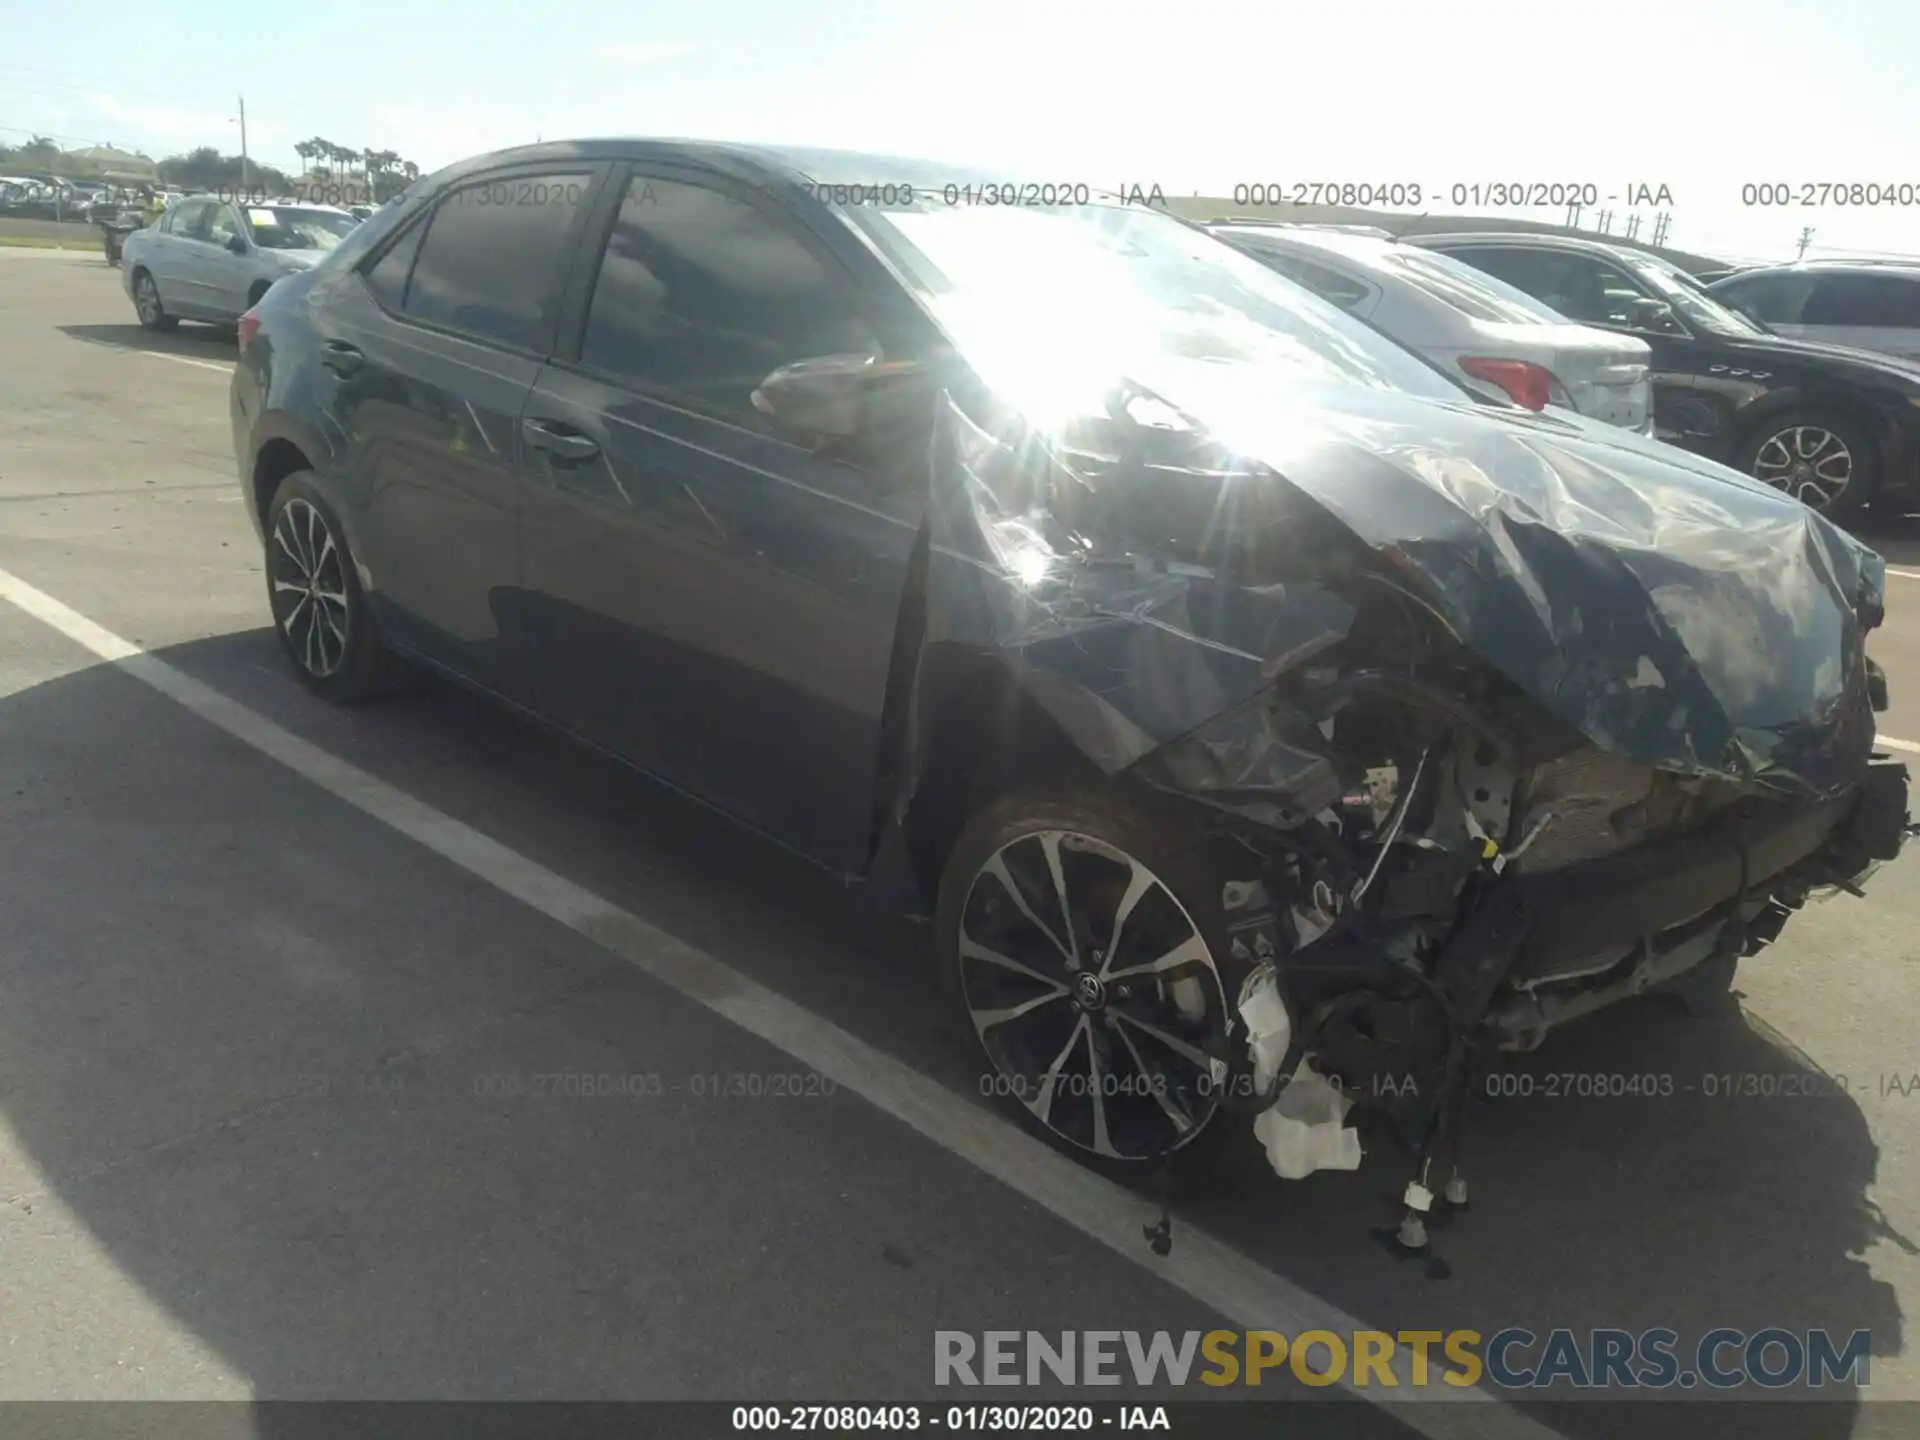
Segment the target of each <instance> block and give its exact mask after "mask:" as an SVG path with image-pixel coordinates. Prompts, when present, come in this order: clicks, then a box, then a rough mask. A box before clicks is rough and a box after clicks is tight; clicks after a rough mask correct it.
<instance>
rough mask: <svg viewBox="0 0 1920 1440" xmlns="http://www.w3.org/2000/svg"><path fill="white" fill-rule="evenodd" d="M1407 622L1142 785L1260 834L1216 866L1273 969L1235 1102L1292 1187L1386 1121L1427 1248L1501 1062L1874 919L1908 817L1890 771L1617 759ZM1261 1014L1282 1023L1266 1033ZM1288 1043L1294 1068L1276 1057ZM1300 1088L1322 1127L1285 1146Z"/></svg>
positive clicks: (1874, 765)
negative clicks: (1663, 995) (1798, 933)
mask: <svg viewBox="0 0 1920 1440" xmlns="http://www.w3.org/2000/svg"><path fill="white" fill-rule="evenodd" d="M1404 599H1405V597H1398V596H1391V595H1390V598H1389V600H1388V602H1387V603H1389V604H1390V605H1391V604H1394V603H1398V602H1399V601H1401V600H1404ZM1403 618H1404V620H1405V622H1406V623H1404V624H1402V625H1399V626H1395V625H1392V624H1388V623H1386V622H1383V621H1381V620H1379V619H1378V618H1377V617H1375V619H1374V622H1373V623H1371V624H1366V625H1361V624H1356V625H1355V627H1354V629H1353V632H1352V633H1353V635H1361V634H1364V635H1366V636H1367V637H1368V639H1367V640H1366V641H1365V642H1357V641H1355V640H1353V639H1352V638H1351V637H1349V639H1348V640H1346V641H1343V642H1342V643H1341V644H1339V645H1336V646H1334V647H1331V648H1329V650H1328V651H1326V652H1325V653H1324V654H1323V655H1321V656H1318V657H1316V658H1315V660H1314V661H1313V662H1312V663H1309V664H1307V665H1304V666H1302V667H1301V668H1300V669H1299V670H1297V671H1295V672H1292V673H1290V674H1289V675H1287V676H1285V677H1283V678H1282V679H1281V680H1280V682H1279V683H1278V684H1277V685H1276V686H1275V687H1274V689H1273V690H1272V691H1270V692H1268V693H1265V694H1262V695H1260V696H1258V697H1256V698H1255V699H1254V700H1252V701H1250V702H1247V703H1245V704H1243V705H1242V706H1240V707H1238V708H1237V709H1235V710H1233V711H1230V712H1228V713H1227V714H1225V715H1223V716H1221V717H1219V718H1218V719H1217V720H1215V721H1214V722H1211V723H1210V724H1208V725H1206V726H1203V727H1202V728H1201V729H1200V730H1199V731H1197V732H1195V733H1194V734H1193V735H1190V736H1188V737H1186V738H1185V739H1183V740H1181V741H1178V742H1175V743H1173V744H1171V745H1168V746H1166V747H1163V748H1162V749H1161V750H1159V751H1156V752H1155V753H1154V755H1152V756H1151V757H1149V758H1148V759H1147V760H1146V761H1143V762H1142V763H1141V765H1140V766H1139V767H1138V771H1137V773H1138V774H1139V775H1140V776H1141V777H1142V778H1144V779H1146V780H1148V781H1149V782H1150V783H1152V784H1154V785H1156V786H1159V787H1161V788H1164V789H1167V790H1169V791H1173V792H1176V793H1178V794H1180V795H1182V796H1185V797H1187V798H1189V799H1193V800H1199V801H1201V802H1203V803H1205V804H1206V805H1208V806H1210V807H1214V808H1215V809H1217V810H1219V811H1221V812H1223V814H1225V815H1234V816H1238V817H1239V818H1241V819H1243V820H1251V821H1255V822H1257V823H1256V824H1254V825H1251V826H1233V827H1230V829H1231V832H1232V844H1233V845H1235V846H1238V847H1239V853H1238V854H1237V855H1236V854H1235V853H1234V851H1233V849H1232V848H1231V847H1227V848H1225V849H1223V851H1222V854H1223V859H1222V862H1221V863H1222V864H1223V866H1225V867H1226V868H1227V869H1228V870H1229V871H1231V872H1232V873H1233V874H1234V876H1235V878H1234V879H1233V880H1231V881H1229V882H1227V884H1226V887H1225V892H1224V895H1223V903H1224V905H1225V908H1226V909H1227V911H1228V912H1229V915H1230V929H1231V931H1232V934H1233V944H1234V946H1235V947H1236V951H1237V952H1238V954H1239V958H1240V959H1242V961H1243V962H1246V963H1250V964H1252V965H1253V966H1254V967H1256V968H1255V972H1254V975H1253V977H1252V979H1251V980H1250V982H1249V985H1248V988H1247V991H1246V992H1245V993H1243V996H1242V1004H1241V1012H1242V1020H1243V1023H1244V1025H1245V1028H1246V1032H1247V1040H1248V1042H1249V1046H1250V1049H1249V1057H1248V1058H1249V1063H1250V1064H1251V1065H1252V1069H1253V1072H1254V1074H1255V1080H1254V1082H1253V1083H1251V1084H1249V1083H1246V1082H1245V1081H1242V1082H1241V1083H1238V1084H1228V1085H1226V1086H1225V1087H1224V1091H1225V1093H1226V1094H1228V1095H1237V1096H1241V1097H1250V1100H1251V1103H1248V1104H1242V1105H1240V1106H1237V1107H1235V1108H1243V1109H1252V1110H1254V1111H1255V1112H1256V1117H1257V1118H1256V1121H1255V1125H1256V1133H1257V1134H1259V1135H1260V1136H1261V1138H1262V1140H1263V1143H1265V1144H1266V1145H1267V1148H1268V1153H1269V1159H1270V1160H1271V1161H1272V1163H1273V1166H1274V1168H1275V1170H1276V1171H1277V1172H1278V1173H1280V1174H1281V1175H1282V1176H1283V1177H1284V1178H1299V1176H1301V1175H1303V1174H1305V1173H1309V1172H1310V1171H1311V1170H1312V1169H1314V1168H1353V1166H1354V1165H1356V1164H1357V1163H1358V1147H1357V1144H1352V1143H1343V1139H1344V1136H1347V1135H1350V1134H1351V1132H1348V1131H1345V1116H1346V1112H1347V1111H1348V1109H1349V1108H1355V1107H1358V1108H1362V1109H1365V1110H1372V1111H1376V1112H1380V1113H1383V1114H1384V1115H1385V1116H1386V1117H1387V1118H1388V1120H1389V1121H1390V1122H1391V1124H1392V1128H1393V1129H1394V1130H1395V1132H1396V1133H1397V1134H1398V1136H1399V1138H1400V1139H1401V1141H1402V1143H1403V1144H1404V1145H1405V1146H1406V1148H1407V1149H1409V1150H1410V1151H1411V1152H1412V1153H1413V1154H1414V1155H1415V1156H1416V1159H1417V1162H1418V1169H1417V1173H1416V1177H1415V1179H1414V1180H1413V1181H1412V1182H1411V1183H1410V1184H1409V1187H1408V1191H1407V1200H1408V1218H1407V1221H1406V1222H1405V1223H1404V1224H1403V1227H1402V1230H1401V1233H1400V1238H1401V1240H1402V1242H1403V1243H1405V1244H1406V1245H1407V1246H1409V1247H1411V1248H1415V1249H1418V1248H1421V1247H1423V1246H1424V1244H1425V1216H1426V1214H1427V1212H1428V1211H1429V1209H1430V1208H1431V1207H1433V1206H1435V1205H1445V1204H1446V1203H1447V1201H1448V1200H1451V1201H1452V1202H1453V1203H1455V1204H1461V1203H1464V1201H1465V1197H1466V1189H1465V1182H1464V1179H1463V1178H1462V1176H1461V1174H1460V1171H1459V1168H1458V1156H1457V1136H1458V1127H1459V1122H1460V1118H1461V1117H1460V1112H1461V1110H1462V1109H1463V1108H1464V1106H1465V1105H1466V1103H1467V1100H1468V1097H1469V1095H1470V1094H1471V1093H1473V1090H1474V1085H1473V1082H1474V1080H1475V1079H1477V1078H1478V1077H1479V1076H1480V1075H1481V1074H1482V1073H1483V1069H1484V1067H1485V1066H1486V1065H1487V1064H1488V1063H1489V1061H1490V1059H1491V1056H1492V1054H1493V1052H1496V1051H1500V1050H1526V1049H1531V1048H1534V1047H1536V1046H1538V1045H1539V1044H1540V1043H1541V1042H1542V1040H1543V1039H1544V1038H1545V1036H1546V1035H1547V1033H1548V1032H1549V1030H1551V1029H1552V1028H1553V1027H1555V1026H1557V1025H1560V1024H1564V1023H1566V1022H1568V1021H1571V1020H1573V1019H1576V1018H1579V1017H1581V1016H1583V1015H1586V1014H1589V1013H1591V1012H1593V1011H1595V1010H1598V1009H1600V1008H1603V1007H1604V1006H1607V1005H1610V1004H1612V1003H1614V1002H1616V1001H1619V1000H1624V999H1627V998H1630V997H1632V996H1636V995H1640V994H1643V993H1646V992H1648V991H1650V990H1655V989H1658V988H1661V987H1664V986H1669V985H1671V984H1672V983H1673V982H1675V981H1678V980H1680V979H1681V978H1682V977H1684V976H1687V975H1689V974H1690V973H1691V972H1694V971H1696V970H1697V969H1699V968H1700V967H1704V966H1710V965H1720V966H1724V967H1725V970H1726V973H1727V974H1729V975H1730V973H1731V969H1732V966H1733V965H1734V964H1735V963H1736V962H1737V961H1738V959H1739V958H1741V957H1742V956H1745V955H1750V954H1752V953H1754V952H1755V951H1757V950H1759V949H1761V948H1762V947H1764V946H1765V945H1767V944H1769V943H1770V942H1771V941H1772V940H1773V939H1774V937H1775V936H1777V935H1778V933H1779V931H1780V929H1781V927H1782V925H1783V924H1784V922H1785V921H1786V919H1787V918H1788V917H1789V916H1790V915H1791V914H1792V913H1793V912H1794V911H1796V910H1798V909H1800V908H1801V906H1802V905H1804V904H1805V903H1806V901H1807V899H1808V898H1809V897H1810V896H1811V895H1812V894H1813V893H1814V892H1815V891H1816V890H1819V889H1823V888H1824V889H1833V888H1836V887H1837V888H1845V889H1848V890H1852V891H1853V892H1854V893H1856V894H1857V893H1859V890H1858V886H1859V884H1860V883H1861V882H1862V881H1863V880H1864V879H1865V878H1866V877H1867V875H1869V874H1870V873H1871V872H1872V871H1873V870H1874V869H1876V868H1877V867H1878V865H1879V864H1880V863H1881V862H1882V861H1884V860H1886V859H1890V858H1892V857H1893V856H1894V855H1897V854H1898V853H1899V850H1900V848H1901V844H1902V842H1903V840H1904V838H1905V835H1906V833H1907V829H1908V818H1907V813H1906V771H1905V768H1904V766H1901V765H1899V764H1898V763H1895V762H1892V761H1889V760H1886V759H1883V758H1876V759H1874V760H1873V761H1871V762H1870V763H1869V765H1868V767H1867V769H1866V770H1865V772H1864V777H1863V780H1862V783H1861V785H1860V787H1859V788H1858V789H1857V790H1856V791H1854V792H1851V793H1848V794H1847V795H1845V796H1844V797H1842V798H1840V799H1838V800H1821V799H1815V798H1812V797H1807V796H1804V795H1799V796H1783V795H1781V794H1780V793H1779V791H1778V790H1777V789H1774V788H1771V787H1769V786H1766V785H1764V784H1758V783H1748V784H1740V783H1736V782H1734V781H1731V780H1727V779H1724V778H1721V777H1715V776H1703V775H1697V774H1695V775H1690V774H1684V773H1677V772H1675V771H1673V770H1669V769H1663V768H1660V767H1656V766H1650V765H1646V764H1642V763H1639V762H1636V761H1634V760H1630V759H1627V758H1625V757H1622V756H1620V755H1618V754H1615V753H1612V752H1609V751H1607V750H1605V749H1602V748H1600V747H1599V746H1597V745H1595V744H1593V743H1592V742H1591V741H1589V740H1588V739H1586V737H1584V736H1582V735H1581V734H1580V733H1578V732H1577V731H1575V730H1573V729H1572V728H1571V727H1569V726H1566V725H1564V724H1562V723H1560V722H1558V721H1557V720H1555V719H1554V718H1553V717H1551V716H1550V715H1548V714H1546V713H1545V712H1544V711H1543V710H1542V709H1541V707H1539V706H1537V705H1535V704H1533V703H1531V702H1530V701H1529V699H1528V697H1526V696H1525V695H1523V694H1521V693H1519V692H1518V691H1517V690H1516V689H1515V687H1513V686H1512V685H1511V684H1509V683H1507V682H1505V681H1504V680H1503V678H1502V677H1501V676H1499V675H1498V674H1497V673H1496V672H1493V671H1491V669H1490V668H1489V667H1487V666H1485V665H1484V664H1481V663H1478V662H1477V661H1476V660H1475V658H1474V657H1473V656H1471V655H1470V654H1468V653H1466V652H1464V651H1462V650H1459V649H1458V648H1456V647H1454V646H1453V645H1451V644H1449V643H1447V642H1446V641H1444V640H1441V639H1437V638H1436V633H1435V631H1434V630H1433V628H1432V627H1423V626H1421V625H1420V624H1418V622H1417V620H1416V619H1415V618H1414V617H1413V616H1411V615H1408V616H1406V617H1403ZM1255 855H1258V856H1260V857H1261V860H1260V862H1253V861H1252V860H1251V857H1253V856H1255ZM1226 857H1231V858H1226ZM1241 947H1244V949H1242V948H1241ZM1256 998H1257V999H1258V1000H1259V1001H1261V1002H1265V1003H1267V1004H1269V1005H1271V1003H1272V1002H1277V1003H1278V1005H1279V1006H1280V1007H1282V1009H1281V1010H1280V1011H1275V1010H1272V1009H1270V1008H1269V1009H1268V1010H1267V1011H1266V1012H1265V1015H1264V1016H1261V1015H1256V1013H1255V1008H1254V1005H1253V1004H1252V1003H1250V1001H1253V1000H1255V999H1256ZM1276 1037H1278V1039H1277V1040H1276ZM1276 1044H1277V1045H1279V1046H1281V1047H1283V1048H1284V1051H1285V1058H1284V1059H1279V1058H1277V1057H1276V1055H1274V1054H1272V1053H1269V1054H1266V1055H1264V1056H1263V1055H1262V1054H1261V1053H1260V1052H1261V1051H1262V1050H1263V1049H1264V1050H1266V1051H1269V1052H1272V1051H1273V1050H1274V1049H1275V1047H1276ZM1303 1086H1304V1087H1309V1088H1308V1090H1307V1092H1306V1094H1305V1095H1304V1097H1301V1098H1299V1100H1298V1103H1296V1104H1295V1105H1294V1107H1293V1108H1294V1109H1295V1110H1296V1111H1297V1113H1298V1114H1299V1115H1300V1116H1307V1115H1312V1116H1313V1120H1312V1122H1311V1123H1310V1124H1309V1123H1303V1122H1297V1121H1293V1120H1291V1119H1289V1120H1286V1121H1283V1122H1281V1123H1275V1122H1274V1121H1273V1120H1272V1118H1271V1117H1272V1114H1273V1113H1274V1111H1275V1108H1276V1107H1284V1105H1285V1100H1286V1096H1287V1093H1288V1091H1289V1090H1290V1089H1292V1090H1298V1089H1299V1088H1300V1087H1303ZM1334 1096H1337V1097H1339V1101H1338V1103H1337V1104H1336V1103H1334V1102H1333V1100H1332V1099H1331V1098H1330V1097H1334ZM1316 1157H1317V1158H1316ZM1442 1159H1444V1162H1445V1164H1446V1166H1447V1167H1448V1168H1447V1170H1446V1171H1445V1172H1444V1173H1445V1174H1446V1181H1445V1183H1444V1184H1436V1183H1434V1182H1433V1180H1432V1179H1431V1178H1430V1177H1431V1176H1432V1174H1433V1165H1434V1163H1435V1162H1436V1161H1440V1160H1442Z"/></svg>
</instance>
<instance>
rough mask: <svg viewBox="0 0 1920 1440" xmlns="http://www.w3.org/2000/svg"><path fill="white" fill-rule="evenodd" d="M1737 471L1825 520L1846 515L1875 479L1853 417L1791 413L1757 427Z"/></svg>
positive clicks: (1869, 449)
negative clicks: (1823, 517) (1825, 516)
mask: <svg viewBox="0 0 1920 1440" xmlns="http://www.w3.org/2000/svg"><path fill="white" fill-rule="evenodd" d="M1739 468H1740V469H1742V470H1744V471H1746V472H1747V473H1748V474H1749V475H1751V476H1753V478H1754V479H1756V480H1759V481H1761V482H1762V483H1764V484H1767V485H1771V486H1773V488H1774V489H1776V490H1784V491H1785V492H1786V493H1787V494H1789V495H1791V496H1793V497H1794V498H1795V499H1796V500H1799V501H1801V502H1802V503H1804V504H1805V505H1807V506H1808V507H1809V508H1811V509H1814V510H1818V511H1819V512H1820V513H1821V514H1823V515H1827V516H1840V515H1845V514H1849V513H1851V512H1852V511H1854V510H1855V509H1857V508H1858V507H1859V506H1860V505H1861V504H1863V503H1865V502H1866V501H1867V500H1868V499H1870V498H1871V497H1872V492H1873V488H1874V485H1875V483H1876V482H1877V481H1878V480H1879V474H1878V466H1877V462H1876V460H1875V456H1874V449H1873V445H1872V442H1871V440H1870V437H1869V436H1868V435H1867V434H1866V433H1865V431H1864V430H1863V429H1862V428H1861V427H1860V426H1859V425H1858V424H1857V423H1856V422H1855V421H1854V420H1852V419H1851V418H1849V417H1847V416H1844V415H1836V414H1832V413H1829V412H1827V411H1824V410H1795V411H1791V412H1789V413H1787V414H1784V415H1777V416H1774V417H1772V418H1770V419H1768V420H1765V421H1763V422H1762V423H1761V424H1760V425H1758V426H1756V427H1755V429H1754V431H1753V433H1752V434H1751V435H1749V436H1748V437H1747V443H1746V445H1745V447H1744V448H1743V450H1742V452H1741V455H1740V458H1739Z"/></svg>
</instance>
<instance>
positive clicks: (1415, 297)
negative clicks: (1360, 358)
mask: <svg viewBox="0 0 1920 1440" xmlns="http://www.w3.org/2000/svg"><path fill="white" fill-rule="evenodd" d="M1207 229H1208V230H1209V231H1210V232H1211V233H1212V234H1213V235H1214V236H1215V237H1217V238H1218V239H1221V240H1224V241H1226V242H1227V243H1228V244H1229V245H1233V246H1235V247H1236V248H1238V249H1240V250H1243V251H1245V252H1246V253H1247V254H1249V255H1251V256H1253V258H1254V259H1256V260H1259V261H1261V262H1262V263H1264V264H1266V265H1268V266H1270V267H1271V268H1272V269H1274V270H1276V271H1278V272H1279V273H1280V274H1282V275H1284V276H1286V277H1287V278H1288V279H1289V280H1292V281H1293V282H1294V283H1296V284H1298V285H1301V286H1304V287H1305V288H1306V289H1308V290H1311V291H1313V292H1314V293H1315V294H1316V295H1319V296H1320V297H1321V298H1322V299H1324V300H1329V301H1332V302H1333V303H1334V304H1336V305H1338V306H1340V307H1341V308H1342V309H1344V310H1347V311H1350V312H1351V313H1352V314H1354V315H1355V316H1357V317H1358V318H1360V319H1362V320H1365V321H1366V322H1367V323H1369V324H1370V325H1372V326H1373V327H1374V328H1375V329H1378V330H1382V331H1385V332H1386V333H1387V334H1388V335H1390V336H1391V337H1393V338H1394V339H1395V340H1398V341H1399V342H1400V343H1401V344H1402V345H1405V346H1406V347H1407V348H1409V349H1411V350H1414V351H1417V352H1418V353H1420V354H1422V355H1424V356H1426V357H1427V359H1429V360H1431V361H1433V362H1434V363H1435V364H1436V365H1438V366H1439V367H1440V368H1441V369H1442V370H1445V371H1446V372H1447V373H1448V374H1449V375H1452V376H1453V377H1454V378H1455V379H1457V380H1459V381H1460V382H1461V383H1462V384H1464V385H1466V386H1468V387H1469V388H1470V389H1472V390H1474V391H1475V392H1476V393H1478V394H1482V395H1486V396H1487V397H1488V398H1490V399H1495V400H1501V401H1506V402H1509V403H1512V404H1515V405H1523V406H1525V407H1526V408H1527V409H1529V410H1544V409H1545V408H1546V407H1547V406H1549V405H1557V406H1560V407H1562V408H1564V409H1568V410H1572V411H1574V412H1576V413H1577V414H1581V415H1586V416H1590V417H1591V418H1593V419H1596V420H1604V421H1606V422H1607V423H1609V424H1613V425H1619V426H1623V427H1624V428H1626V429H1628V430H1633V431H1637V432H1638V433H1639V434H1642V435H1651V434H1653V381H1652V374H1651V369H1652V356H1653V352H1652V350H1651V349H1650V347H1649V346H1648V345H1647V343H1646V342H1645V341H1644V340H1636V339H1634V338H1633V337H1632V336H1630V335H1615V334H1613V333H1612V332H1610V331H1606V330H1597V329H1594V328H1592V327H1590V326H1586V325H1580V324H1576V323H1575V322H1573V321H1571V320H1569V319H1567V318H1566V316H1564V315H1562V314H1560V313H1559V312H1558V311H1555V310H1550V309H1548V308H1547V306H1545V305H1544V304H1542V303H1541V302H1540V301H1538V300H1536V299H1534V298H1533V297H1532V296H1531V295H1528V294H1525V293H1524V292H1522V291H1520V290H1516V289H1515V288H1514V287H1513V286H1511V285H1507V284H1505V283H1504V282H1502V281H1499V280H1496V279H1494V278H1493V277H1492V276H1490V275H1486V274H1483V273H1482V272H1480V271H1478V270H1476V269H1474V268H1473V267H1472V266H1470V265H1467V264H1464V263H1462V262H1461V261H1458V260H1454V259H1452V258H1451V257H1449V256H1446V255H1438V254H1435V253H1434V252H1432V251H1430V250H1421V249H1419V248H1417V247H1415V246H1412V245H1401V244H1397V243H1395V242H1394V241H1393V240H1392V239H1391V238H1388V237H1386V236H1377V235H1370V234H1358V233H1354V232H1352V231H1343V230H1333V229H1315V228H1311V227H1308V226H1304V225H1263V224H1258V223H1244V222H1234V221H1221V222H1216V223H1214V224H1212V225H1209V226H1208V227H1207Z"/></svg>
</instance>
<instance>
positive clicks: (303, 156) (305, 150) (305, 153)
mask: <svg viewBox="0 0 1920 1440" xmlns="http://www.w3.org/2000/svg"><path fill="white" fill-rule="evenodd" d="M293 153H294V154H296V155H298V156H299V157H300V173H301V175H302V176H304V175H305V174H306V173H307V161H309V160H311V159H312V158H313V143H312V142H311V141H308V140H301V141H297V142H296V143H295V144H294V147H293Z"/></svg>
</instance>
